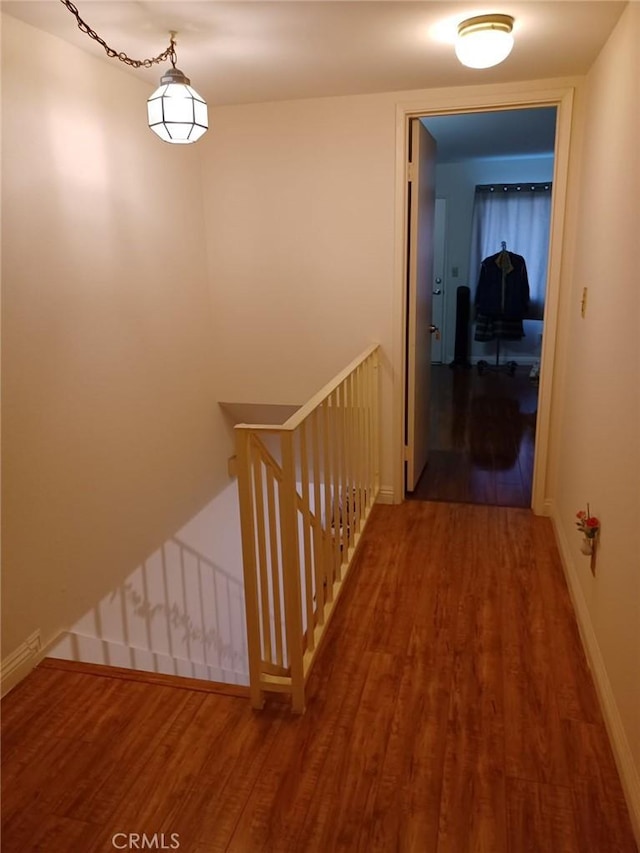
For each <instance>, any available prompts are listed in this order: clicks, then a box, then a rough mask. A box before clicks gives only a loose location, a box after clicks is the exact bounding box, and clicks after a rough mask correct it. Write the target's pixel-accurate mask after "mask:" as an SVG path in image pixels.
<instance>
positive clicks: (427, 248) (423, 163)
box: [405, 119, 436, 492]
mask: <svg viewBox="0 0 640 853" xmlns="http://www.w3.org/2000/svg"><path fill="white" fill-rule="evenodd" d="M409 135H410V148H409V186H408V194H409V229H408V236H407V287H408V300H407V328H406V336H407V364H406V371H407V383H406V391H405V393H406V400H405V418H406V424H405V438H406V446H405V458H406V466H405V470H406V476H405V488H406V491H408V492H412V491H413V490H414V489H415V487H416V483H417V482H418V480H419V478H420V475H421V474H422V471H423V470H424V468H425V466H426V464H427V456H428V453H429V396H430V385H431V328H432V319H431V302H432V295H433V294H432V290H433V226H434V217H435V197H436V194H435V162H436V141H435V139H434V138H433V137H432V136H431V134H430V133H429V132H428V130H427V129H426V128H425V127H424V125H423V124H422V122H421V121H420V120H419V119H411V127H410V134H409Z"/></svg>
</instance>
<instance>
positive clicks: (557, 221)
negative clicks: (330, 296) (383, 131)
mask: <svg viewBox="0 0 640 853" xmlns="http://www.w3.org/2000/svg"><path fill="white" fill-rule="evenodd" d="M484 100H485V103H484V104H483V103H476V104H474V105H473V109H472V108H471V105H467V107H466V109H465V108H460V107H459V105H456V109H458V112H456V113H452V112H451V109H449V110H445V109H439V110H436V109H434V108H433V105H431V108H430V109H427V108H425V109H424V110H420V109H419V108H418V109H416V106H415V104H413V105H411V106H410V107H409V106H407V107H406V108H403V107H402V106H401V105H400V106H399V108H398V112H399V119H400V118H402V119H403V121H402V122H401V121H400V120H399V122H398V132H397V153H398V158H400V156H402V160H403V162H399V160H398V162H397V173H398V174H399V175H402V177H403V178H404V177H405V176H406V174H407V168H406V163H405V162H404V159H405V156H404V150H406V148H405V144H406V133H407V131H406V127H405V123H408V120H409V119H410V118H413V117H417V116H419V117H421V118H423V119H426V121H429V120H430V119H439V118H443V119H444V118H451V117H457V118H460V119H463V118H465V117H470V116H471V114H472V113H473V114H480V115H483V116H485V118H486V119H488V120H490V119H491V118H494V119H499V118H500V115H499V114H500V113H501V112H503V111H508V110H509V109H510V108H514V107H515V108H517V110H518V111H519V112H520V116H521V117H524V116H525V113H527V112H528V111H529V110H532V111H535V110H537V109H539V108H544V109H547V110H548V109H550V111H551V112H552V113H555V112H556V109H557V123H556V132H555V134H554V136H555V145H554V146H553V152H552V153H551V152H548V157H549V158H550V159H551V165H550V168H551V172H552V179H553V187H554V193H553V203H552V215H551V227H550V234H551V238H550V245H549V263H548V277H547V283H546V295H545V307H544V317H543V323H544V329H545V335H544V337H543V339H542V341H541V340H540V335H541V332H538V333H537V334H534V335H533V336H532V335H531V334H529V338H530V340H529V341H527V344H533V345H534V349H535V350H537V351H535V352H533V353H532V352H531V350H529V352H527V353H526V354H525V353H522V354H516V357H515V358H516V361H517V368H516V373H515V375H514V376H509V375H508V374H505V375H504V376H503V375H500V374H499V373H498V371H496V372H495V375H494V373H493V371H491V373H490V375H485V376H479V375H478V373H477V369H476V367H475V366H473V367H471V368H470V369H469V370H470V374H469V375H468V376H467V379H468V380H471V379H473V381H474V382H475V381H476V380H479V379H483V380H489V381H488V382H485V384H484V385H483V386H482V390H483V391H485V392H486V391H489V390H491V394H486V393H483V394H480V395H478V394H476V395H475V396H476V397H477V396H479V397H480V398H482V397H484V398H485V399H484V400H482V399H480V400H479V401H477V402H476V403H475V404H474V405H473V406H472V405H471V401H472V400H473V392H472V391H471V392H470V393H471V396H469V397H468V399H467V404H466V407H465V413H466V414H465V416H466V417H467V418H469V417H470V416H472V415H473V416H474V417H475V418H476V419H477V423H478V424H479V427H480V429H479V430H476V431H475V432H474V436H475V438H477V437H478V436H482V435H484V434H486V433H487V432H490V431H491V430H490V429H489V427H490V419H489V418H488V415H489V414H490V413H491V414H492V416H493V415H495V413H496V409H497V407H496V405H495V399H496V395H495V393H494V392H495V391H496V388H495V387H494V386H496V385H498V384H502V383H503V381H508V380H515V381H514V382H512V385H511V390H513V389H514V388H515V386H516V385H517V384H520V385H523V387H524V398H523V399H521V400H520V402H519V403H518V401H517V400H516V401H515V404H516V406H517V408H518V411H519V415H520V417H519V419H518V418H516V419H515V421H514V418H511V422H512V428H513V429H512V433H511V438H512V439H513V437H514V435H515V436H516V438H517V434H518V429H520V432H521V433H523V432H524V431H526V430H527V429H529V428H530V427H531V421H532V417H531V415H532V414H534V412H535V409H537V418H536V421H537V423H536V427H535V429H536V440H535V447H533V446H532V445H529V446H528V447H527V449H526V452H527V454H528V456H529V458H530V460H531V465H530V469H529V475H528V484H527V485H526V496H525V498H524V499H523V498H522V489H520V495H519V497H518V498H517V499H516V500H512V499H510V498H509V497H508V496H507V497H505V494H504V493H505V492H506V491H508V489H505V488H501V491H502V495H501V496H500V497H498V496H497V495H496V496H494V497H493V499H492V500H491V502H495V503H502V504H509V503H510V504H513V503H515V504H517V505H523V504H524V505H527V506H532V507H533V508H534V511H536V512H538V513H544V512H545V511H546V510H547V505H546V501H545V490H546V489H545V486H546V484H545V471H546V455H547V452H548V425H549V414H550V404H551V382H552V373H553V371H552V367H553V352H554V336H555V327H556V325H557V307H558V289H559V266H560V264H559V260H560V247H561V239H562V211H563V207H564V198H565V192H566V174H567V161H568V144H569V130H570V122H571V101H572V96H571V90H563V91H561V92H559V91H554V92H553V93H552V94H551V95H550V93H548V92H544V93H534V92H531V93H530V94H529V97H528V98H526V99H523V98H522V95H521V96H520V97H515V96H514V98H513V100H512V101H511V102H509V101H508V100H507V99H506V98H499V99H498V98H496V103H493V104H489V103H487V101H488V100H489V99H488V98H486V99H484ZM511 111H513V109H512V110H511ZM527 117H529V116H527ZM531 117H533V116H532V114H531ZM427 126H428V125H427ZM434 136H435V137H436V139H437V136H438V133H437V130H435V132H434ZM401 151H402V155H401V154H400V152H401ZM524 154H525V155H526V156H529V157H530V158H531V157H532V152H524ZM491 156H493V160H492V162H493V164H494V166H496V167H497V166H498V164H499V163H500V159H503V160H504V159H506V158H504V157H502V158H501V152H500V150H499V149H498V148H497V147H496V150H495V151H494V152H493V155H492V154H489V155H488V156H487V155H485V158H486V159H488V157H491ZM507 156H511V157H513V158H515V157H516V156H517V152H514V153H513V154H511V155H507ZM520 159H521V160H522V159H524V157H523V156H522V155H521V157H520ZM510 162H511V164H512V165H513V163H514V162H515V159H514V160H513V161H510ZM533 177H534V175H533V174H532V173H531V172H529V174H528V175H527V177H526V179H532V178H533ZM545 177H547V176H546V175H545ZM402 189H403V187H402V185H401V187H400V190H402ZM438 194H439V193H438ZM405 201H406V198H405V193H404V191H402V192H401V191H399V192H398V193H397V202H398V204H397V208H396V214H397V218H398V220H399V221H400V219H401V218H402V228H401V229H399V233H401V234H403V235H405V234H406V227H407V223H406V221H405V218H404V217H403V206H404V204H405ZM447 206H448V207H449V199H447ZM469 215H470V214H469ZM498 248H499V247H498ZM401 249H402V251H403V252H404V246H399V245H396V250H397V251H396V258H397V260H398V261H399V262H400V258H402V261H403V262H404V260H405V256H404V255H403V254H402V255H401V251H400V250H401ZM446 252H447V260H446V272H447V277H448V278H449V279H451V278H454V279H455V278H457V279H458V280H460V279H461V278H466V279H468V278H469V275H470V273H469V270H468V269H466V270H464V269H463V266H464V263H467V259H468V254H469V252H468V245H467V247H466V252H465V255H466V257H465V259H464V263H463V262H462V261H460V262H457V261H458V259H455V260H454V259H453V258H452V253H451V245H450V244H449V245H447V249H446ZM398 282H399V284H400V282H402V285H403V286H402V289H400V287H398V291H399V293H398V296H399V297H400V296H401V298H402V300H403V302H402V303H400V304H401V305H402V304H403V303H404V305H406V302H404V300H405V298H406V297H405V293H406V291H405V289H404V282H403V281H402V279H401V277H400V275H399V276H398ZM466 283H467V282H465V284H466ZM434 284H435V282H434ZM469 284H472V282H469ZM447 288H448V290H449V293H446V297H447V299H450V295H451V289H452V288H451V281H449V282H448V283H447ZM434 289H435V288H434ZM454 293H455V290H454ZM449 304H451V303H449ZM398 313H401V314H402V317H403V319H402V327H401V328H402V335H401V340H402V344H403V346H404V330H405V328H406V326H405V322H406V315H405V313H404V312H403V311H402V312H398ZM451 316H452V315H451V311H450V309H449V310H448V311H447V320H446V321H445V323H444V329H443V330H442V331H443V335H442V346H443V353H444V355H443V356H441V357H442V358H443V361H442V364H441V365H440V366H438V365H435V368H436V369H440V370H441V371H442V372H445V371H450V370H451V369H450V368H449V364H448V362H449V361H450V360H451V346H452V340H453V326H452V320H451ZM529 332H531V330H529ZM396 354H398V353H397V351H396ZM472 360H474V361H475V362H477V361H478V360H480V359H479V358H478V353H477V352H476V353H474V355H473V356H472ZM538 361H539V363H540V366H539V373H538V378H539V384H537V383H534V382H531V384H527V383H529V382H530V376H529V374H530V372H531V369H532V368H533V367H534V366H535V367H536V372H537V371H538V367H537V362H538ZM406 369H407V366H406V364H403V365H402V372H403V375H406ZM525 371H526V375H525ZM451 372H452V373H453V372H454V371H451ZM518 373H519V374H520V376H518ZM524 380H526V381H524ZM467 384H468V385H470V384H471V383H470V381H469V382H467ZM461 385H462V382H461V381H458V382H457V384H456V388H455V394H456V396H457V397H458V398H460V397H461V396H462V394H461V390H460V389H461ZM507 387H508V388H509V386H507ZM436 391H437V389H436ZM536 392H537V394H536ZM447 393H448V396H449V401H450V402H451V401H452V398H453V396H454V389H453V387H452V385H451V386H450V387H449V389H448V392H447ZM532 396H533V397H536V401H535V402H533V403H532V402H531V400H532ZM525 398H526V399H525ZM404 404H405V401H404V400H402V401H399V400H396V405H397V408H396V411H397V412H398V413H399V414H400V423H399V424H398V425H397V427H396V429H397V433H401V432H402V429H403V426H404V423H403V415H404ZM504 408H505V412H506V411H507V409H509V410H510V411H511V410H512V409H513V405H512V404H511V403H507V404H505V407H504ZM439 417H440V418H441V419H446V417H447V415H446V414H444V413H443V411H442V407H441V411H440V413H439ZM449 420H450V421H451V417H450V416H449ZM502 420H507V419H506V418H505V419H501V421H500V422H502ZM494 424H495V420H494ZM398 427H399V429H398ZM459 427H460V422H459V421H458V424H457V427H455V428H459ZM453 429H454V427H453V426H452V424H451V422H450V423H449V430H450V431H451V430H453ZM467 440H469V439H468V437H467ZM398 444H399V446H400V447H401V449H402V453H401V454H400V455H401V458H402V459H404V458H405V457H406V447H405V446H403V445H402V441H399V442H398ZM520 448H521V449H522V443H520ZM485 450H486V448H485V449H484V450H483V448H482V447H481V446H480V445H479V443H478V442H474V447H473V452H474V453H475V454H476V456H477V457H480V456H482V454H483V453H485ZM505 455H506V454H505ZM484 479H485V481H486V479H487V478H486V477H485V478H484ZM394 480H395V482H396V486H394V489H395V490H396V494H399V495H400V496H401V497H405V495H406V493H405V489H404V477H402V469H401V466H400V465H399V466H398V470H397V472H396V475H395V476H394ZM485 485H486V484H485ZM480 491H482V490H481V489H480V488H478V489H476V492H480ZM485 491H487V490H486V489H485ZM512 491H513V490H512ZM516 491H518V489H516ZM442 499H452V498H451V496H450V495H447V494H444V495H443V496H442ZM458 499H461V500H470V499H471V500H474V497H473V495H471V496H468V495H466V496H463V497H459V498H458ZM480 499H481V501H482V502H486V496H485V497H484V498H483V497H482V496H481V498H480Z"/></svg>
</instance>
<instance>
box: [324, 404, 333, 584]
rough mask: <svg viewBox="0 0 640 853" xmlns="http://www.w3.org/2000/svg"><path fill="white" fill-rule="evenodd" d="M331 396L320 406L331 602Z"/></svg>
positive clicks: (326, 581) (326, 567) (326, 571)
mask: <svg viewBox="0 0 640 853" xmlns="http://www.w3.org/2000/svg"><path fill="white" fill-rule="evenodd" d="M330 417H331V396H329V398H328V399H327V400H325V401H324V403H323V404H322V447H323V457H324V459H323V462H324V535H325V546H324V548H323V552H324V559H323V570H324V571H323V574H324V582H323V583H324V587H325V597H326V600H327V601H333V562H334V556H333V547H334V546H333V537H334V531H333V527H332V518H333V497H332V488H331V427H330V423H329V419H330Z"/></svg>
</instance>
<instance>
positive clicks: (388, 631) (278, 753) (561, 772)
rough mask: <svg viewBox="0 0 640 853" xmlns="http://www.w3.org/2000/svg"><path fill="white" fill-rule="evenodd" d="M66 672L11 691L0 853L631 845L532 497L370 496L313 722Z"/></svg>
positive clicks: (281, 709) (504, 850) (555, 565)
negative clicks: (522, 503)
mask: <svg viewBox="0 0 640 853" xmlns="http://www.w3.org/2000/svg"><path fill="white" fill-rule="evenodd" d="M53 667H54V668H52V667H51V666H49V667H42V666H41V667H39V668H38V669H36V670H35V671H34V672H33V673H32V674H31V675H30V676H29V677H28V678H27V679H26V680H25V681H24V682H23V683H22V684H21V685H19V686H18V688H16V689H15V690H14V691H13V692H12V693H10V694H9V696H8V697H6V698H5V700H4V701H3V703H2V711H3V720H2V732H3V747H4V748H3V755H2V769H3V774H2V785H3V797H2V830H3V839H2V840H3V844H2V849H3V851H4V853H29V851H36V850H37V851H47V853H73V851H77V853H93V851H100V853H102V851H104V853H107V851H109V853H112V851H113V850H114V849H115V848H114V846H113V843H112V838H113V836H114V834H115V833H138V834H141V833H146V834H147V835H148V836H151V835H153V834H154V833H164V834H165V835H164V843H165V845H166V848H165V849H168V845H169V843H170V842H171V833H177V834H178V836H179V843H180V847H179V850H180V851H183V853H214V851H235V853H253V851H282V853H330V851H362V853H370V852H371V851H381V853H396V851H399V852H400V853H404V851H407V853H409V851H411V853H466V851H486V853H613V851H616V853H632V851H636V846H635V843H634V840H633V837H632V831H631V827H630V823H629V818H628V813H627V809H626V805H625V802H624V799H623V794H622V790H621V786H620V782H619V779H618V775H617V772H616V768H615V764H614V761H613V757H612V753H611V750H610V746H609V743H608V740H607V737H606V734H605V728H604V725H603V721H602V717H601V714H600V710H599V707H598V702H597V700H596V695H595V692H594V687H593V684H592V681H591V677H590V672H589V669H588V667H587V663H586V661H585V657H584V654H583V651H582V647H581V645H580V641H579V637H578V631H577V627H576V623H575V620H574V615H573V612H572V609H571V604H570V600H569V597H568V593H567V589H566V586H565V582H564V578H563V574H562V569H561V566H560V563H559V560H558V556H557V552H556V550H555V546H554V544H553V539H552V532H551V527H550V524H549V521H548V520H547V519H542V518H535V517H533V516H532V514H531V513H530V512H529V511H527V510H521V509H502V508H495V507H481V506H468V505H465V504H445V503H420V502H417V501H408V502H406V503H405V504H403V505H402V506H399V507H383V506H378V507H376V508H374V513H373V516H372V519H371V524H370V526H369V528H368V530H367V532H366V533H365V536H364V539H363V542H362V549H361V551H360V554H359V558H358V561H357V563H356V564H355V566H354V569H353V574H352V576H351V577H350V578H349V582H348V584H347V587H346V589H345V591H344V598H343V599H342V600H341V602H340V606H339V607H338V609H337V611H336V614H335V618H334V620H333V622H332V624H331V626H330V629H329V632H328V635H327V640H326V645H325V646H324V648H323V650H322V653H321V656H320V659H319V661H318V663H317V665H316V668H315V670H314V672H313V674H312V677H311V683H310V699H309V703H308V708H307V712H306V714H305V715H304V716H303V717H296V716H293V715H292V714H291V713H290V711H289V710H288V708H287V707H286V706H283V705H282V704H279V705H277V704H270V705H269V706H268V707H267V709H266V710H265V711H264V712H262V713H255V712H252V711H251V710H250V708H249V705H248V700H246V699H243V698H234V697H231V696H220V695H215V694H212V693H208V692H199V691H197V690H194V689H192V685H191V684H186V686H185V689H180V688H177V687H169V686H166V685H162V684H153V683H141V682H139V681H127V680H123V679H122V678H120V677H118V678H112V677H109V674H108V671H107V672H106V673H105V675H104V676H98V675H94V674H84V673H81V672H69V671H65V670H63V669H56V668H55V664H54V665H53ZM156 840H157V843H159V840H160V838H159V836H157V839H156ZM116 841H117V843H118V844H122V843H123V837H122V836H118V837H117V839H116Z"/></svg>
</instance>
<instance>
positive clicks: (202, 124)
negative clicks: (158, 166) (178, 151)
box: [60, 0, 209, 144]
mask: <svg viewBox="0 0 640 853" xmlns="http://www.w3.org/2000/svg"><path fill="white" fill-rule="evenodd" d="M60 2H61V3H62V5H63V6H65V7H66V8H67V9H68V10H69V11H70V12H71V14H72V15H74V16H75V19H76V21H77V24H78V28H79V29H80V30H81V31H82V32H83V33H85V35H88V36H89V38H92V39H93V40H94V41H97V42H98V44H100V45H102V47H103V48H104V50H105V52H106V54H107V56H109V57H110V58H111V59H119V60H120V62H124V64H125V65H128V66H129V67H130V68H151V66H152V65H154V64H158V63H161V62H166V61H167V60H170V61H171V66H172V67H171V68H170V69H169V70H168V71H167V73H166V74H164V75H163V76H162V77H161V78H160V86H159V87H158V88H157V89H156V91H155V92H154V93H153V95H151V97H150V98H149V99H148V101H147V119H148V123H149V127H150V128H151V130H152V131H153V132H154V133H155V134H157V135H158V136H159V137H160V139H162V140H164V141H165V142H178V143H182V144H184V143H188V142H195V141H196V140H198V139H200V137H201V136H202V135H203V133H206V131H207V128H208V127H209V119H208V114H207V103H206V101H205V100H204V98H203V97H201V96H200V95H199V94H198V93H197V92H196V90H195V89H193V88H192V86H191V80H189V78H188V77H186V76H185V75H184V74H183V73H182V71H180V69H179V68H176V61H177V57H176V39H175V36H176V34H175V32H172V33H171V38H170V41H169V47H168V48H167V49H166V50H164V51H163V52H162V53H161V54H159V55H158V56H154V57H153V58H152V59H131V57H129V56H127V54H126V53H124V52H118V51H117V50H114V49H113V48H112V47H109V45H108V44H107V43H106V42H105V40H104V39H103V38H101V37H100V36H99V35H98V34H97V33H96V32H95V30H92V29H91V27H90V26H89V25H88V24H87V23H85V22H84V21H83V20H82V18H81V17H80V12H79V11H78V8H77V6H75V5H74V3H72V2H71V0H60Z"/></svg>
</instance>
